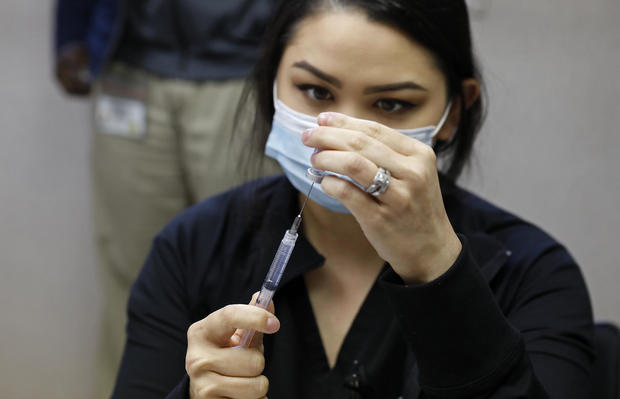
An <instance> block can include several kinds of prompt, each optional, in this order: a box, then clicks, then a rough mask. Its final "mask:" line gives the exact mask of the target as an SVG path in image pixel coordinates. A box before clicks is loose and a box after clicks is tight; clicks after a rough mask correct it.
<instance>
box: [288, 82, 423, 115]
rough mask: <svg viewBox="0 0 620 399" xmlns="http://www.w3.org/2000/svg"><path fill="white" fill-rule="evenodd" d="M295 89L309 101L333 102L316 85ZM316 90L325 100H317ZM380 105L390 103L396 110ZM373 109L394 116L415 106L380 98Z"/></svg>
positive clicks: (327, 93) (406, 102)
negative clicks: (319, 91)
mask: <svg viewBox="0 0 620 399" xmlns="http://www.w3.org/2000/svg"><path fill="white" fill-rule="evenodd" d="M297 88H298V89H299V90H300V91H301V92H302V93H303V94H304V95H305V96H306V97H307V98H308V99H310V100H312V101H333V100H334V95H333V94H332V93H331V92H330V91H329V90H327V89H326V88H324V87H321V86H317V85H311V84H300V85H297ZM317 90H321V91H323V92H324V93H322V94H326V95H327V98H317V96H316V91H317ZM382 103H390V104H391V105H393V106H396V108H397V109H396V110H390V111H388V110H385V109H384V108H382V106H381V104H382ZM373 107H375V108H378V109H379V110H380V111H382V112H385V113H387V114H396V113H399V112H404V111H407V110H409V109H411V108H413V107H415V104H412V103H410V102H408V101H403V100H397V99H393V98H380V99H378V100H377V101H375V103H374V104H373Z"/></svg>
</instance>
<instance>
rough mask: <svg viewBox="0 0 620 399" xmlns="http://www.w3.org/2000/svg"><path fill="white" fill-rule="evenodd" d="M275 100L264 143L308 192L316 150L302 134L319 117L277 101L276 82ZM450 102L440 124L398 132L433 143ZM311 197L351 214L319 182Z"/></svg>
mask: <svg viewBox="0 0 620 399" xmlns="http://www.w3.org/2000/svg"><path fill="white" fill-rule="evenodd" d="M273 103H274V107H275V113H274V115H273V122H272V124H271V132H270V133H269V137H268V138H267V144H266V146H265V154H266V155H267V156H269V157H271V158H274V159H275V160H277V161H278V162H279V163H280V166H282V169H283V170H284V173H285V174H286V177H287V178H288V180H289V181H290V182H291V184H292V185H293V186H294V187H295V188H296V189H297V190H298V191H299V192H301V193H303V194H307V193H308V190H309V189H310V185H311V184H312V181H311V180H310V179H309V178H307V177H306V171H307V170H308V168H311V167H312V164H311V163H310V157H311V156H312V153H313V152H314V149H313V148H310V147H306V146H305V145H304V144H303V143H302V141H301V134H302V133H303V131H304V130H306V129H310V128H313V127H317V126H318V123H317V118H316V117H313V116H310V115H306V114H302V113H301V112H297V111H295V110H293V109H291V108H289V107H287V106H286V105H285V104H284V103H283V102H282V101H280V100H278V97H277V95H276V87H275V85H274V89H273ZM450 105H451V104H448V106H447V107H446V110H445V112H444V114H443V116H442V117H441V120H440V121H439V124H438V125H437V126H427V127H421V128H417V129H407V130H398V131H399V132H401V133H403V134H404V135H406V136H408V137H411V138H414V139H417V140H420V141H421V142H423V143H424V144H426V145H429V146H431V145H432V144H433V137H435V135H436V134H437V133H438V132H439V130H441V127H442V126H443V124H444V123H445V121H446V119H447V118H448V114H449V111H450ZM325 174H328V175H332V176H336V177H339V178H341V179H345V180H348V181H350V182H351V183H353V184H355V185H356V186H358V187H359V188H360V189H361V190H364V189H365V187H363V186H361V185H360V184H359V183H357V182H356V181H355V180H353V179H351V178H350V177H348V176H344V175H341V174H339V173H334V172H330V171H325ZM310 199H311V200H313V201H315V202H318V203H319V204H320V205H321V206H323V207H325V208H327V209H329V210H332V211H334V212H339V213H350V212H349V210H348V209H347V208H346V207H345V206H344V205H343V204H342V203H341V202H340V201H338V200H337V199H336V198H334V197H331V196H329V195H327V194H326V193H325V191H323V188H322V187H321V185H320V184H319V185H317V184H315V185H314V188H313V189H312V193H310Z"/></svg>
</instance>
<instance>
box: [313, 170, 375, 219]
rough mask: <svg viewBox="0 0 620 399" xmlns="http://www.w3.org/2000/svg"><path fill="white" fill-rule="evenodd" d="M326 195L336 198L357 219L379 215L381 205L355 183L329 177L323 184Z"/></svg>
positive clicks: (326, 177)
mask: <svg viewBox="0 0 620 399" xmlns="http://www.w3.org/2000/svg"><path fill="white" fill-rule="evenodd" d="M321 187H322V188H323V191H325V193H326V194H328V195H331V196H332V197H334V198H336V199H337V200H339V201H340V202H342V204H343V205H344V206H345V207H346V208H347V209H349V210H350V211H351V213H352V214H353V215H354V216H355V217H356V218H358V219H359V218H367V217H368V216H370V215H379V213H378V207H379V206H380V203H379V202H378V201H377V200H376V198H374V197H373V196H371V195H368V194H367V193H366V192H364V191H362V190H360V189H359V188H358V187H356V186H355V185H354V184H353V183H351V182H348V181H346V180H344V179H340V178H338V177H335V176H330V175H327V176H325V178H324V179H323V181H322V182H321Z"/></svg>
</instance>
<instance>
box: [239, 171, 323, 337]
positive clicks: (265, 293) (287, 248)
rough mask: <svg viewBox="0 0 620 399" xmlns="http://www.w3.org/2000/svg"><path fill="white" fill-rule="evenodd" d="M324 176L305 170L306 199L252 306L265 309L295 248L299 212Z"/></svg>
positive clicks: (246, 334) (250, 334)
mask: <svg viewBox="0 0 620 399" xmlns="http://www.w3.org/2000/svg"><path fill="white" fill-rule="evenodd" d="M324 176H325V172H323V171H322V170H319V169H314V168H308V170H307V171H306V177H308V178H309V179H310V180H312V184H311V185H310V189H309V190H308V193H307V194H306V200H305V201H304V203H303V205H302V206H301V210H300V211H299V214H298V215H297V216H296V217H295V220H294V221H293V224H292V225H291V228H290V229H288V230H286V232H285V233H284V237H282V241H281V242H280V246H279V247H278V251H277V252H276V256H274V258H273V261H272V262H271V267H270V268H269V271H268V272H267V277H265V280H264V281H263V286H262V287H261V290H260V293H259V294H258V298H256V303H255V304H254V306H258V307H259V308H263V309H267V307H268V306H269V303H270V302H271V299H272V298H273V294H274V293H275V292H276V288H278V284H279V283H280V279H281V278H282V275H283V274H284V269H286V265H287V264H288V260H289V258H290V257H291V253H292V252H293V248H295V242H296V241H297V237H298V234H297V230H298V229H299V225H300V224H301V213H302V212H303V211H304V208H305V207H306V203H307V202H308V198H310V193H311V192H312V188H313V187H314V184H315V183H319V184H320V183H321V181H322V180H323V177H324ZM254 332H255V331H254V330H245V331H244V332H243V333H242V335H241V342H240V343H239V346H240V347H242V348H247V347H248V346H249V345H250V342H251V341H252V338H253V337H254Z"/></svg>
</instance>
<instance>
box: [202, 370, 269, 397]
mask: <svg viewBox="0 0 620 399" xmlns="http://www.w3.org/2000/svg"><path fill="white" fill-rule="evenodd" d="M195 383H196V385H198V386H201V387H200V388H198V389H197V394H198V397H199V398H213V397H227V398H235V399H257V398H262V397H265V396H266V395H267V391H268V390H269V380H268V379H267V377H265V376H264V375H260V376H257V377H230V376H225V375H220V374H217V373H209V374H207V375H205V376H204V377H202V378H200V379H199V380H198V381H195Z"/></svg>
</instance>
